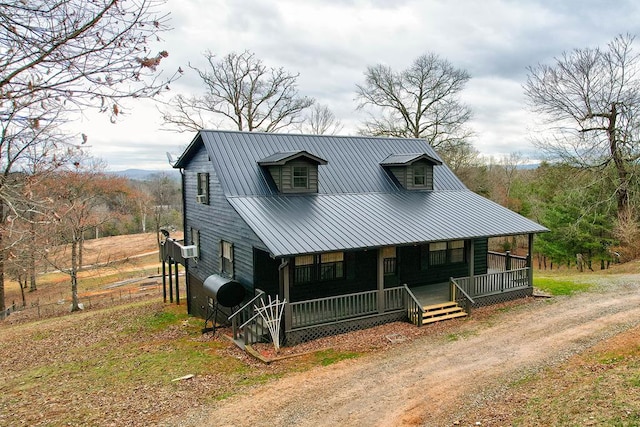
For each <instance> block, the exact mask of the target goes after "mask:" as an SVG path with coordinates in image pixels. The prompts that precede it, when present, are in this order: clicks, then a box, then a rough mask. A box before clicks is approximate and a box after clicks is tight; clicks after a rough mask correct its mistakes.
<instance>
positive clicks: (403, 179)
mask: <svg viewBox="0 0 640 427" xmlns="http://www.w3.org/2000/svg"><path fill="white" fill-rule="evenodd" d="M441 164H442V162H441V161H440V160H438V159H436V158H434V157H431V156H430V155H428V154H426V153H409V154H391V155H389V156H388V157H387V158H386V159H384V160H383V161H381V162H380V165H381V166H382V167H384V168H385V170H387V171H388V172H390V173H391V174H393V176H394V177H395V178H396V180H397V181H398V182H399V183H400V185H402V186H403V187H404V188H406V189H407V190H433V167H434V166H437V165H441Z"/></svg>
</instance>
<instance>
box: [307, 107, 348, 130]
mask: <svg viewBox="0 0 640 427" xmlns="http://www.w3.org/2000/svg"><path fill="white" fill-rule="evenodd" d="M343 127H344V126H343V124H342V121H340V120H339V119H337V118H336V116H335V114H333V112H332V111H331V110H330V109H329V107H328V106H326V105H323V104H318V103H315V104H313V106H312V107H311V108H310V109H309V112H308V114H307V116H306V120H305V122H304V124H303V125H302V126H301V127H300V130H301V131H302V132H305V133H310V134H312V135H337V134H338V133H340V131H342V128H343Z"/></svg>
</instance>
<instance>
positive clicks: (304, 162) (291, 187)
mask: <svg viewBox="0 0 640 427" xmlns="http://www.w3.org/2000/svg"><path fill="white" fill-rule="evenodd" d="M326 164H327V161H326V160H325V159H323V158H321V157H318V156H315V155H313V154H311V153H309V152H307V151H304V150H299V151H285V152H278V153H274V154H272V155H270V156H268V157H265V158H264V159H262V160H259V161H258V165H260V166H261V167H263V168H266V170H267V171H268V172H269V174H270V175H271V178H273V182H274V183H275V184H276V187H277V188H278V191H280V192H281V193H317V192H318V165H326Z"/></svg>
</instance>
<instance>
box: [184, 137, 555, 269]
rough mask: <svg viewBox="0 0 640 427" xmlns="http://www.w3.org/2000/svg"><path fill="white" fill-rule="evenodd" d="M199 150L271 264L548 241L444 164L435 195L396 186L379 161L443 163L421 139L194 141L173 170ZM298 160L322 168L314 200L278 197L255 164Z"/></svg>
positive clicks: (438, 173) (439, 166) (436, 175)
mask: <svg viewBox="0 0 640 427" xmlns="http://www.w3.org/2000/svg"><path fill="white" fill-rule="evenodd" d="M199 144H204V147H205V148H206V150H207V152H208V154H209V157H210V158H211V161H212V163H213V167H214V169H215V170H216V173H217V175H218V177H219V180H220V184H221V185H222V188H223V191H224V193H225V196H226V197H227V200H228V201H229V203H230V204H231V206H233V208H234V209H235V210H236V211H237V212H238V214H239V215H240V216H241V217H242V219H243V220H244V221H245V222H246V223H247V224H248V225H249V226H250V227H251V228H252V230H253V231H254V232H255V233H256V235H257V236H258V237H259V238H260V239H261V240H262V242H263V243H264V244H265V245H266V246H267V248H269V250H270V252H271V253H272V254H273V255H274V256H276V257H281V256H293V255H298V254H304V253H319V252H328V251H338V250H349V249H360V248H371V247H382V246H397V245H410V244H420V243H425V242H434V241H444V240H457V239H469V238H479V237H492V236H504V235H516V234H528V233H538V232H545V231H548V230H547V229H546V228H545V227H542V226H541V225H539V224H536V223H535V222H533V221H531V220H529V219H527V218H524V217H522V216H520V215H518V214H517V213H515V212H512V211H510V210H509V209H506V208H504V207H502V206H500V205H498V204H496V203H494V202H492V201H490V200H488V199H485V198H483V197H482V196H479V195H477V194H475V193H473V192H471V191H469V190H468V189H467V188H466V187H465V186H464V185H463V184H462V182H461V181H460V180H459V179H458V178H457V177H456V176H455V175H454V174H453V172H451V170H450V169H449V168H448V167H447V166H446V165H444V164H437V165H434V168H433V169H434V190H433V191H425V190H405V189H404V188H402V187H401V186H399V184H398V183H397V182H396V181H395V180H394V179H393V178H391V175H390V174H389V173H388V172H387V171H386V170H385V168H384V167H383V166H382V165H381V162H383V161H384V160H385V159H387V163H388V162H389V161H390V160H389V159H392V160H393V161H394V162H397V161H401V160H402V161H405V162H406V161H411V159H415V158H416V156H423V155H426V156H429V157H432V158H433V159H435V160H437V161H440V160H439V159H440V158H439V157H438V155H437V154H436V153H435V151H434V150H433V148H432V147H430V146H429V145H428V144H427V143H426V142H425V141H424V140H420V139H399V138H374V137H336V136H324V135H292V134H273V133H255V132H230V131H200V132H199V133H198V136H197V137H196V138H195V139H194V140H193V141H192V143H191V145H190V146H189V147H188V148H187V150H186V151H185V153H184V154H183V155H182V156H181V157H180V159H179V160H178V162H177V163H176V165H175V167H181V168H182V167H186V166H187V165H188V162H189V159H190V156H192V155H193V154H194V153H195V152H197V150H198V149H199V147H200V145H199ZM300 151H305V152H308V153H313V155H314V156H318V157H319V158H321V159H326V160H327V161H328V163H327V164H326V165H322V166H319V167H318V194H305V195H297V194H287V195H283V194H279V193H278V191H277V189H276V188H275V186H273V185H272V184H271V185H270V182H271V180H269V179H267V177H268V173H269V172H268V171H267V170H266V168H263V167H261V166H260V165H259V164H258V162H259V161H260V160H261V159H262V160H263V159H270V160H273V159H275V158H276V157H278V158H279V157H281V155H275V153H292V152H300ZM416 153H418V154H416Z"/></svg>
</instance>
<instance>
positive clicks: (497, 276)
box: [453, 268, 531, 297]
mask: <svg viewBox="0 0 640 427" xmlns="http://www.w3.org/2000/svg"><path fill="white" fill-rule="evenodd" d="M453 280H455V282H456V283H457V284H458V286H459V287H460V289H461V290H463V291H464V292H466V293H467V294H468V295H469V296H471V297H475V296H484V295H492V294H497V293H501V292H506V291H512V290H516V289H522V288H527V287H530V286H531V284H530V283H529V269H528V268H519V269H516V270H510V271H501V272H498V273H488V274H482V275H478V276H473V277H460V278H456V279H453Z"/></svg>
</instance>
